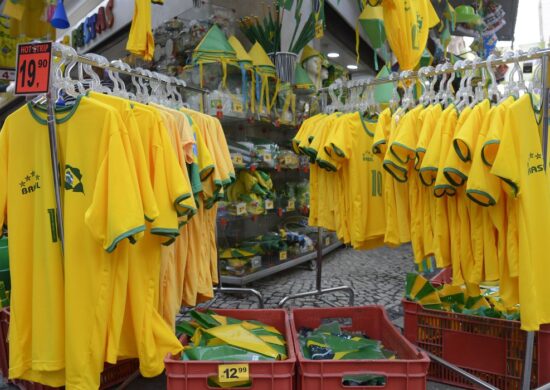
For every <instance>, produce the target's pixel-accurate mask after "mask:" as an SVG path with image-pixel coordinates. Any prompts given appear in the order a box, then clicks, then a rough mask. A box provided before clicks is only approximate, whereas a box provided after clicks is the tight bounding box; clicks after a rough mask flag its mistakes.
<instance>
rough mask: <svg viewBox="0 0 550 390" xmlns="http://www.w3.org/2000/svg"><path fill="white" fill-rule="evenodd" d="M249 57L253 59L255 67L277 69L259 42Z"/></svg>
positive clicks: (249, 53)
mask: <svg viewBox="0 0 550 390" xmlns="http://www.w3.org/2000/svg"><path fill="white" fill-rule="evenodd" d="M248 55H249V56H250V57H251V58H252V63H253V64H254V66H259V67H268V68H273V69H275V65H273V62H272V61H271V59H270V58H269V57H268V55H267V53H266V52H265V50H264V48H263V47H262V45H260V44H259V43H258V42H256V43H255V44H254V46H252V49H250V51H249V52H248Z"/></svg>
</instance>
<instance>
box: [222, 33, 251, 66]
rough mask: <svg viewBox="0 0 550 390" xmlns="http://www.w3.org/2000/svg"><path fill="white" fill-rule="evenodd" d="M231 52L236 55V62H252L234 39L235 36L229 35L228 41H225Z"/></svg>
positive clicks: (239, 43)
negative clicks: (231, 49)
mask: <svg viewBox="0 0 550 390" xmlns="http://www.w3.org/2000/svg"><path fill="white" fill-rule="evenodd" d="M227 41H228V42H229V44H230V45H231V47H232V48H233V50H235V53H237V61H238V62H250V63H251V62H252V57H250V55H249V54H248V53H247V52H246V50H245V49H244V47H243V45H242V44H241V42H240V41H239V40H238V39H237V38H236V37H235V35H231V36H230V37H229V39H228V40H227Z"/></svg>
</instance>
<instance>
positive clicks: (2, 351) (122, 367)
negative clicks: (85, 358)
mask: <svg viewBox="0 0 550 390" xmlns="http://www.w3.org/2000/svg"><path fill="white" fill-rule="evenodd" d="M9 326H10V308H9V307H7V308H4V309H2V311H0V338H1V339H0V371H1V372H2V376H3V377H4V378H8V371H9V343H8V331H9ZM137 370H139V361H138V359H127V360H121V361H120V362H119V363H117V364H108V363H105V367H104V370H103V372H102V373H101V385H100V389H101V390H102V389H108V388H111V387H113V386H115V385H118V384H119V383H122V382H124V381H125V380H126V379H127V378H128V377H129V376H130V375H132V374H133V373H134V372H136V371H137ZM11 382H12V383H14V384H16V385H17V386H18V387H20V388H21V389H24V390H51V389H58V388H57V387H50V386H45V385H42V384H40V383H34V382H29V381H23V380H14V381H11Z"/></svg>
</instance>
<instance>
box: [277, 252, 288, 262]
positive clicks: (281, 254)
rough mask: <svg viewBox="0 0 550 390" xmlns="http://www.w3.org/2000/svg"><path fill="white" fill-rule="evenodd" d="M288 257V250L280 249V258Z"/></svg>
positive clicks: (282, 259)
mask: <svg viewBox="0 0 550 390" xmlns="http://www.w3.org/2000/svg"><path fill="white" fill-rule="evenodd" d="M286 259H288V252H287V251H280V252H279V260H281V261H284V260H286Z"/></svg>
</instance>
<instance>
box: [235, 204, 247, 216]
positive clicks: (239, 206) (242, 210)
mask: <svg viewBox="0 0 550 390" xmlns="http://www.w3.org/2000/svg"><path fill="white" fill-rule="evenodd" d="M243 214H246V203H242V202H241V203H237V215H243Z"/></svg>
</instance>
